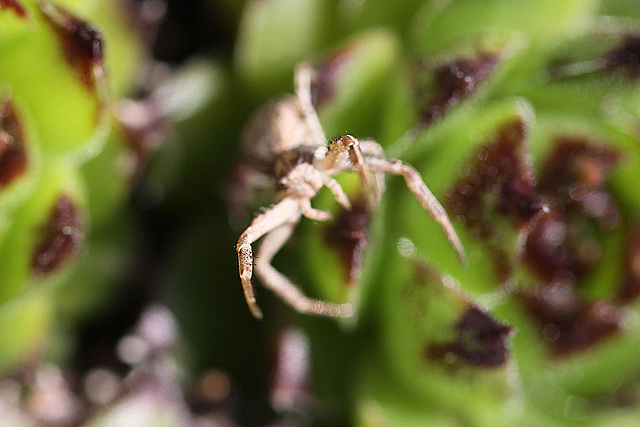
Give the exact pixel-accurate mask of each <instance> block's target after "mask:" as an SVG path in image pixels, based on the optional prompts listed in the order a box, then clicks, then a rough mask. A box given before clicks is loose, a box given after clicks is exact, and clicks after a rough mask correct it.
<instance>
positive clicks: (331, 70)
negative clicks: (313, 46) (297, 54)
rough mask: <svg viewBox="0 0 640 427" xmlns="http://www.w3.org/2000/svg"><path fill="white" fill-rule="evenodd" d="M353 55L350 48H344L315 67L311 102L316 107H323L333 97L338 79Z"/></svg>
mask: <svg viewBox="0 0 640 427" xmlns="http://www.w3.org/2000/svg"><path fill="white" fill-rule="evenodd" d="M351 56H352V53H351V51H350V50H349V49H343V50H341V51H338V52H336V53H335V54H333V55H332V56H330V57H329V58H327V60H326V61H324V62H322V63H321V64H319V65H318V66H317V67H315V75H314V77H313V79H312V82H311V102H312V103H313V106H314V107H315V108H318V109H319V108H322V106H323V105H324V104H326V103H327V102H329V101H331V100H332V99H333V97H334V96H335V91H336V84H337V82H338V79H339V78H340V76H341V75H342V74H344V72H345V71H346V70H347V68H348V66H349V63H350V61H351Z"/></svg>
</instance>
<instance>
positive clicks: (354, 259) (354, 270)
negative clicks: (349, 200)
mask: <svg viewBox="0 0 640 427" xmlns="http://www.w3.org/2000/svg"><path fill="white" fill-rule="evenodd" d="M368 227H369V212H368V210H367V204H366V203H365V201H364V200H362V198H360V199H358V200H356V201H355V202H354V203H353V206H352V208H351V210H350V211H348V210H344V209H342V210H341V211H340V214H339V215H338V217H337V218H336V220H335V221H334V222H333V223H331V224H330V225H329V226H328V227H327V228H326V229H325V234H324V237H325V240H326V241H327V243H328V244H330V245H331V246H333V247H334V248H335V249H336V250H337V251H338V253H339V254H340V259H341V260H342V264H343V265H344V267H345V271H346V282H347V283H348V284H355V283H358V280H359V277H360V268H361V266H362V259H363V256H364V252H365V250H366V248H367V244H368V243H369V232H368Z"/></svg>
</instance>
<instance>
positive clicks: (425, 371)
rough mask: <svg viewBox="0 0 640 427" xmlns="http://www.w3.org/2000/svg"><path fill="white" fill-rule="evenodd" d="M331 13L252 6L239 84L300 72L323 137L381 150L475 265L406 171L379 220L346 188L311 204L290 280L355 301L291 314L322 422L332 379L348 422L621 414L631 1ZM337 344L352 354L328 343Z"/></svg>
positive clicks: (637, 133) (627, 292)
mask: <svg viewBox="0 0 640 427" xmlns="http://www.w3.org/2000/svg"><path fill="white" fill-rule="evenodd" d="M336 3H337V5H334V4H332V3H331V2H328V3H327V2H321V1H311V2H304V4H299V3H297V2H293V1H286V0H271V1H255V2H248V3H247V4H246V6H245V9H244V12H243V15H242V19H241V24H240V30H239V38H238V43H237V50H236V52H235V54H236V67H237V70H238V72H239V73H240V75H241V76H242V78H243V82H244V84H245V87H246V88H249V89H248V90H249V91H250V93H253V94H255V95H254V96H255V97H256V98H258V99H263V98H265V97H267V96H268V95H269V90H271V91H272V93H274V94H275V93H277V91H279V90H286V86H285V84H286V83H285V82H286V81H287V80H286V79H287V78H289V84H290V79H291V69H292V66H293V65H294V64H295V63H296V62H298V61H300V60H303V59H304V60H311V61H313V64H314V69H315V76H314V81H313V86H312V92H313V102H314V105H315V107H316V109H317V111H318V114H319V117H320V120H321V122H322V124H323V126H324V129H325V133H326V135H327V137H329V138H334V137H336V136H339V135H342V134H345V133H349V134H352V135H355V136H357V137H359V138H374V139H376V140H377V141H378V142H379V143H380V144H381V145H382V146H383V147H384V148H385V152H386V154H387V155H389V156H390V157H397V158H400V159H402V160H404V161H406V162H408V163H410V164H412V165H414V166H415V167H416V168H417V169H418V170H419V171H420V173H421V174H422V176H423V178H424V180H425V182H426V183H427V184H428V185H429V187H430V188H431V190H432V191H433V192H434V194H435V195H436V197H437V198H438V199H439V200H440V201H441V202H442V204H443V205H444V207H445V209H446V210H447V212H448V214H449V216H450V217H451V219H452V221H453V222H454V226H455V228H456V230H457V232H458V233H459V235H460V236H461V238H462V241H463V244H464V248H465V251H466V254H467V257H468V265H467V266H466V267H464V266H461V265H460V263H459V262H458V260H457V258H456V254H455V252H454V250H453V249H452V248H451V247H450V246H449V245H448V243H447V240H446V238H445V236H444V234H443V233H442V231H441V230H440V229H439V227H438V225H437V224H436V222H435V221H433V220H432V219H431V218H429V217H428V216H427V215H426V214H425V212H424V211H423V209H422V208H421V207H420V205H419V204H418V203H417V202H416V201H415V199H414V198H413V196H412V195H411V193H410V192H409V191H408V190H407V188H406V187H405V186H404V185H405V184H404V182H402V179H400V178H396V177H388V178H387V181H386V185H387V188H386V192H385V195H384V198H383V201H382V203H381V204H380V205H379V206H378V207H377V208H375V209H371V208H368V207H367V204H366V195H365V194H364V193H363V190H362V189H361V187H360V185H359V183H358V179H357V177H352V176H347V175H345V176H343V177H341V179H340V182H341V183H342V185H343V186H344V187H345V188H346V189H348V193H349V195H350V198H351V199H352V201H353V202H354V207H353V209H352V210H351V211H346V210H340V209H339V208H337V207H336V203H335V201H334V200H333V198H332V195H331V194H329V192H326V194H325V193H320V195H319V196H318V197H317V198H316V199H314V200H316V201H315V205H316V207H318V208H324V209H331V210H332V211H333V212H334V217H335V219H334V220H333V221H332V222H329V223H322V224H321V223H312V222H310V221H309V222H307V223H306V224H304V225H303V226H302V228H303V230H302V231H300V230H299V231H298V234H297V237H296V238H295V239H294V242H293V243H292V244H293V245H295V246H296V247H297V248H301V249H302V251H301V252H302V255H300V258H301V262H302V263H303V265H304V267H305V270H306V271H305V272H304V273H302V272H300V271H299V269H298V270H296V269H293V270H292V271H296V272H298V275H299V277H298V279H299V281H300V282H303V283H306V282H308V283H309V284H310V285H309V286H308V287H307V288H306V289H307V290H308V291H309V292H310V293H314V294H315V295H317V296H319V297H321V298H323V299H326V300H330V301H335V302H351V303H352V304H354V306H355V307H357V315H356V316H355V319H353V318H352V319H346V320H343V321H338V323H339V324H340V325H341V326H342V327H341V328H338V329H336V330H331V332H328V331H327V330H326V327H323V326H318V323H316V321H312V320H308V319H307V320H301V322H302V324H303V325H306V327H307V332H308V334H309V336H310V338H311V344H310V346H311V351H312V354H314V353H313V352H314V351H317V352H318V353H319V355H318V356H317V357H312V358H313V360H314V362H313V367H314V374H315V375H314V377H313V378H314V379H313V381H314V383H315V385H316V387H317V390H320V391H319V393H320V395H321V396H323V397H324V398H325V401H324V402H325V404H326V405H327V406H325V410H328V409H327V408H330V407H331V403H327V402H333V404H334V406H338V407H339V406H341V405H342V406H344V405H345V404H344V403H339V402H335V401H336V400H337V399H336V398H335V397H334V396H333V395H332V392H331V390H333V393H335V390H337V389H339V388H340V387H344V388H346V389H348V390H349V392H348V393H346V395H343V396H344V398H345V399H348V398H351V399H352V400H350V402H351V404H353V405H354V408H355V409H353V408H352V410H353V411H354V412H355V423H356V424H357V425H366V426H386V425H439V426H440V425H443V426H444V425H451V426H458V425H464V426H496V425H531V426H533V425H536V426H537V425H540V426H542V425H572V424H575V425H594V426H596V425H598V426H600V425H619V424H620V423H624V422H632V421H631V420H633V419H635V417H637V416H638V409H637V403H638V398H639V397H640V396H639V395H638V392H639V391H638V379H639V378H640V363H639V359H638V357H639V356H638V355H639V354H640V353H639V352H638V351H639V347H638V346H639V344H640V333H638V324H637V319H638V311H637V310H638V299H637V297H638V294H639V292H640V288H639V287H638V286H639V285H640V282H639V280H640V276H639V275H640V270H639V265H640V264H639V262H640V261H639V260H640V252H639V251H640V228H639V225H640V224H639V223H638V213H639V212H640V211H639V210H638V208H639V207H640V205H639V200H640V198H639V197H638V192H637V188H636V187H637V185H638V183H640V164H639V163H638V161H639V159H638V155H639V153H640V151H639V150H640V141H639V137H640V97H639V95H640V80H639V78H640V26H639V22H638V13H637V12H638V11H637V8H636V9H634V8H633V7H632V5H631V3H629V2H627V3H628V4H627V3H625V2H622V1H620V2H597V1H562V2H556V3H554V4H553V5H549V4H543V3H540V2H535V1H525V2H509V1H499V0H495V1H483V2H477V1H464V0H454V1H440V2H438V1H432V2H419V1H409V2H402V3H401V4H398V5H394V6H393V9H394V10H390V9H388V7H389V5H388V4H385V2H383V1H367V2H351V1H344V2H336ZM329 4H331V6H330V5H329ZM283 16H287V17H289V18H287V25H281V24H280V23H281V22H282V19H283V18H282V17H283ZM276 35H277V36H276ZM282 40H295V41H296V42H295V43H290V44H289V43H283V42H282ZM265 88H266V89H265ZM276 263H277V262H276ZM283 263H285V264H286V262H285V261H283ZM303 288H304V285H303ZM332 339H333V340H335V342H337V343H345V342H348V344H345V346H344V348H337V347H339V346H338V345H336V347H332V349H331V350H329V349H326V348H323V347H326V346H327V344H326V342H327V341H331V340H332ZM331 352H335V353H345V354H342V356H340V355H330V353H331ZM342 366H346V367H345V368H340V367H342ZM323 393H324V394H323ZM332 396H333V397H332ZM346 396H348V397H346Z"/></svg>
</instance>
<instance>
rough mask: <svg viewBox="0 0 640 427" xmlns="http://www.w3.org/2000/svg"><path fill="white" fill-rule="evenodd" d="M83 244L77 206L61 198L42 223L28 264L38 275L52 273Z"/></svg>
mask: <svg viewBox="0 0 640 427" xmlns="http://www.w3.org/2000/svg"><path fill="white" fill-rule="evenodd" d="M83 242H84V224H83V221H82V218H81V217H80V213H79V212H78V209H77V207H76V206H75V204H74V203H73V201H72V200H71V198H69V196H67V195H62V196H60V197H59V198H58V200H57V201H56V204H55V205H54V207H53V209H52V210H51V212H50V214H49V217H48V219H47V222H46V223H45V224H44V226H43V228H42V230H41V235H40V238H39V239H38V244H37V245H36V248H35V253H34V256H33V262H32V271H33V272H34V273H35V274H38V275H45V274H49V273H52V272H54V271H55V270H57V269H58V268H59V267H60V266H62V265H63V264H64V263H65V262H66V261H68V260H69V259H70V258H71V257H72V256H73V255H75V254H76V253H77V252H78V250H79V249H80V247H81V246H82V244H83Z"/></svg>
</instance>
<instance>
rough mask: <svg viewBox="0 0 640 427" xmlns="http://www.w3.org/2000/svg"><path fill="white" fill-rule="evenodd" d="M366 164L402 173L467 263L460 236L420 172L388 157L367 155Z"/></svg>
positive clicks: (381, 169)
mask: <svg viewBox="0 0 640 427" xmlns="http://www.w3.org/2000/svg"><path fill="white" fill-rule="evenodd" d="M366 161H367V166H368V167H369V169H370V170H371V171H373V172H385V173H390V174H393V175H402V177H403V178H404V180H405V182H406V183H407V187H409V190H411V192H412V193H413V195H414V196H415V198H416V199H417V200H418V202H420V204H421V205H422V207H423V208H424V209H425V210H426V211H427V212H429V214H431V216H433V218H434V219H435V220H436V221H437V222H438V224H440V227H441V228H442V230H443V231H444V232H445V234H446V235H447V239H449V243H450V244H451V246H452V247H453V248H454V249H455V251H456V252H457V253H458V258H459V260H460V263H461V264H462V265H463V266H466V265H467V257H466V256H465V254H464V249H463V248H462V243H461V242H460V238H459V237H458V235H457V234H456V231H455V230H454V228H453V225H452V224H451V221H450V220H449V216H448V215H447V212H446V211H445V209H444V207H442V205H441V204H440V202H438V199H436V197H435V196H434V195H433V193H432V192H431V190H429V187H427V184H425V183H424V181H423V180H422V176H420V173H419V172H418V171H417V170H416V169H415V168H414V167H413V166H411V165H409V164H407V163H404V162H402V161H400V160H396V159H389V158H386V157H367V158H366Z"/></svg>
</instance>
